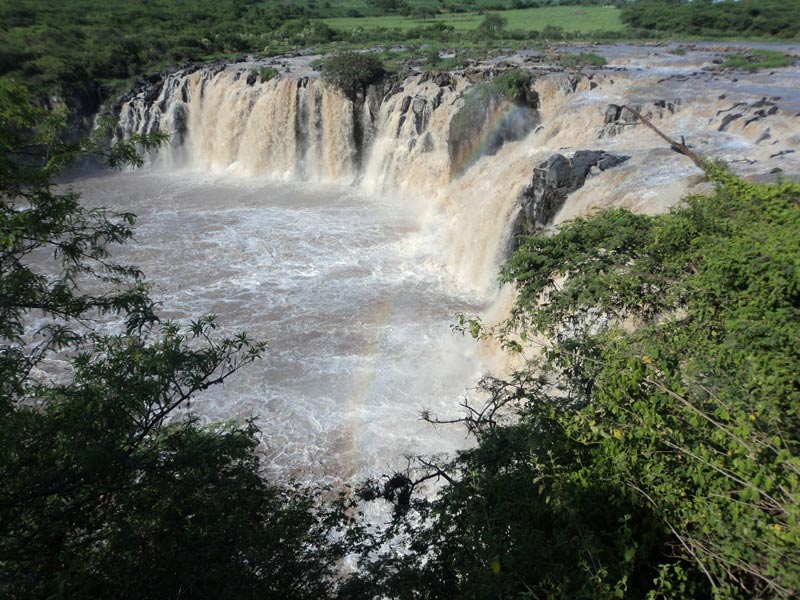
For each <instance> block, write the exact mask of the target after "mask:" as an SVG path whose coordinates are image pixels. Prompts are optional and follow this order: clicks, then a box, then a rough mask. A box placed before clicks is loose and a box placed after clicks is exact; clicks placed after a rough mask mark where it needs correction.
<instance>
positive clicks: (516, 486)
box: [354, 166, 800, 599]
mask: <svg viewBox="0 0 800 600" xmlns="http://www.w3.org/2000/svg"><path fill="white" fill-rule="evenodd" d="M708 169H709V172H710V173H711V174H712V176H713V177H714V179H715V181H716V184H717V189H716V192H715V193H714V194H713V195H712V196H710V197H705V196H693V197H690V198H688V199H686V201H685V203H684V205H683V206H681V207H680V208H678V209H675V210H673V211H672V212H671V213H670V214H666V215H662V216H656V217H651V216H643V215H634V214H631V213H630V212H627V211H624V210H609V211H604V212H601V213H597V214H595V215H593V216H590V217H587V218H581V219H577V220H575V221H574V222H572V223H569V224H567V225H565V226H564V227H562V228H561V229H560V230H559V231H558V232H557V233H555V234H554V235H552V236H549V237H547V236H541V237H534V238H531V239H529V240H527V241H526V242H525V243H523V245H522V246H521V247H520V249H519V251H518V252H517V253H516V254H515V255H514V257H513V258H512V259H511V260H510V261H509V262H508V264H507V265H506V266H505V268H504V271H503V278H504V279H505V280H506V281H512V282H514V283H515V284H516V285H517V287H518V289H519V298H518V302H517V304H516V308H515V310H514V313H513V316H512V318H511V319H510V320H509V321H508V322H507V323H506V324H505V325H504V326H503V327H502V328H500V329H499V330H496V331H494V332H486V331H482V329H481V327H480V325H479V324H478V323H475V322H473V323H471V324H469V325H471V329H472V332H473V333H474V334H475V335H479V336H480V335H489V334H491V333H494V334H496V335H497V336H498V337H499V338H500V340H501V342H502V343H504V344H505V345H506V347H508V348H509V349H512V350H513V349H517V350H521V349H523V348H525V347H526V346H527V347H528V348H529V349H531V348H536V347H537V346H536V345H535V344H533V343H532V340H542V339H547V340H550V341H549V342H547V343H544V344H541V345H540V346H538V354H537V356H536V357H535V358H533V359H531V360H530V363H529V365H528V367H527V368H526V369H523V370H521V371H519V372H517V373H516V374H515V375H514V376H513V377H510V378H508V379H507V380H494V379H487V380H485V381H484V384H483V387H484V390H485V391H486V392H487V393H488V394H489V398H490V400H489V402H488V404H487V405H486V406H485V407H484V408H483V409H480V410H478V409H473V410H471V411H470V412H469V414H468V417H467V418H466V419H465V422H466V424H467V426H468V427H469V429H470V431H471V432H472V433H474V434H475V435H476V437H477V440H478V447H477V448H475V449H474V450H470V451H467V452H464V453H462V454H461V455H460V456H459V457H458V458H457V459H456V460H455V461H454V462H453V463H452V464H449V465H439V468H440V469H441V470H443V471H444V472H445V473H449V475H448V477H449V479H450V480H451V481H452V483H451V485H449V486H448V487H447V488H445V490H444V491H443V492H442V493H441V494H440V496H439V497H438V498H437V499H435V500H433V501H430V502H428V501H424V500H417V501H414V502H411V503H410V504H407V505H405V506H398V511H397V513H396V518H395V522H394V525H393V527H394V529H393V530H392V531H391V532H390V533H389V536H390V537H391V536H392V535H396V536H399V537H401V538H402V537H403V536H408V539H410V540H411V549H412V551H411V553H410V554H407V555H403V556H394V555H392V554H391V553H390V552H385V553H383V554H381V555H380V556H379V558H377V559H376V560H374V561H373V562H372V563H369V561H366V563H367V568H368V569H369V570H370V574H371V575H370V577H371V578H372V579H370V578H369V577H365V578H364V580H363V581H370V585H372V586H375V585H377V586H378V589H380V590H381V591H382V592H384V593H386V594H387V595H389V596H395V595H397V596H400V597H434V598H451V597H460V598H495V597H531V598H572V599H578V598H587V599H589V598H591V599H600V598H632V599H633V598H637V599H638V598H675V599H679V598H741V599H746V598H792V597H796V595H797V593H798V592H799V591H800V447H799V444H800V416H799V415H798V407H799V406H800V380H798V373H800V238H798V235H797V232H798V231H800V185H797V184H791V183H780V184H775V185H765V184H751V183H746V182H744V181H741V180H739V179H737V178H735V177H733V176H730V175H729V174H727V173H726V172H725V171H724V170H722V169H720V168H718V167H715V166H709V167H708ZM465 325H468V323H467V322H465ZM529 341H530V343H529ZM354 585H355V583H354Z"/></svg>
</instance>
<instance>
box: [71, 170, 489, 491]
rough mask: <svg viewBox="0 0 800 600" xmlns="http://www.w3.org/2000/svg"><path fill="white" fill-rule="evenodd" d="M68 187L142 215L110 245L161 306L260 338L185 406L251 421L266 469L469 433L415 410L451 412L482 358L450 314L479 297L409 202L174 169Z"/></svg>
mask: <svg viewBox="0 0 800 600" xmlns="http://www.w3.org/2000/svg"><path fill="white" fill-rule="evenodd" d="M72 187H73V188H74V189H76V190H77V191H79V192H81V193H82V196H83V198H84V200H85V201H86V202H87V203H88V204H90V205H94V206H100V205H102V206H107V207H109V208H112V209H115V210H119V211H130V212H133V213H135V214H136V215H138V221H137V226H136V232H137V233H136V240H135V241H133V242H131V243H130V244H129V245H127V246H125V247H121V248H119V249H116V250H115V252H114V256H115V257H116V258H117V259H118V260H120V261H127V262H129V263H131V264H135V265H137V266H139V267H140V268H141V269H142V270H143V271H144V273H145V274H146V276H147V279H148V280H149V282H150V283H151V284H152V285H153V286H154V296H155V297H156V298H157V299H159V300H160V301H161V303H162V311H161V313H162V315H163V316H165V317H168V318H171V319H175V320H177V321H179V322H183V323H186V322H188V320H190V319H193V318H197V317H199V316H202V315H207V314H216V315H218V321H219V323H220V325H221V327H222V330H223V331H224V332H227V333H233V332H236V331H242V330H244V331H247V332H248V333H249V334H250V335H251V336H252V337H254V338H256V339H261V340H265V341H267V343H268V345H269V347H268V351H267V353H266V356H265V357H264V359H263V360H261V361H258V362H257V363H255V364H254V365H251V366H249V367H248V368H246V369H245V370H244V371H243V372H240V373H237V374H236V375H235V376H234V377H232V378H231V379H230V380H229V381H228V382H226V383H225V385H224V386H217V387H215V388H212V389H210V390H209V391H207V392H205V393H203V394H202V395H201V396H199V397H198V398H197V400H196V401H195V402H194V403H193V404H192V405H191V408H190V409H188V410H191V411H192V412H193V413H194V414H197V415H199V416H200V418H201V420H202V421H204V422H211V421H219V420H229V419H234V420H237V421H239V422H243V421H244V420H246V419H247V418H249V417H255V418H256V419H257V423H258V425H259V427H260V428H261V430H262V435H261V440H262V450H263V452H264V454H265V457H266V459H267V460H266V464H267V469H268V471H269V472H271V473H272V474H273V475H276V476H279V477H280V476H283V477H293V478H301V479H304V478H308V477H315V478H318V479H319V478H323V479H327V480H337V479H350V478H354V477H363V476H366V475H380V474H381V473H386V472H389V471H390V470H391V469H393V468H398V467H402V466H403V465H404V464H405V459H404V458H403V457H404V455H416V454H420V453H437V452H445V451H452V450H454V449H456V448H458V447H462V446H463V445H464V444H465V443H466V442H465V438H464V432H463V431H462V430H460V429H458V428H457V427H454V428H434V427H433V426H431V425H429V424H426V423H424V422H421V421H420V419H419V415H420V411H421V410H422V409H423V408H424V409H429V410H431V411H433V413H435V414H438V415H439V416H442V417H453V416H459V415H460V414H461V412H460V408H459V404H460V402H461V401H462V397H463V395H464V393H465V392H466V390H467V388H468V387H470V386H474V384H475V381H476V380H477V378H478V377H479V376H480V374H481V372H482V370H483V368H484V367H483V366H482V364H481V358H480V356H479V352H478V348H477V347H476V345H475V343H474V342H473V341H472V340H471V339H465V338H464V337H462V336H461V335H460V334H458V333H454V332H452V331H451V330H450V325H451V323H452V320H453V316H454V315H455V314H456V313H458V312H464V313H467V314H472V313H475V312H478V311H479V310H480V309H481V308H482V306H483V304H482V300H481V299H479V298H476V297H474V296H471V295H470V294H469V293H467V292H463V293H460V292H459V290H458V289H457V287H456V286H455V285H454V284H453V283H452V282H451V281H448V280H447V279H446V278H444V277H443V276H442V271H441V270H440V269H439V268H438V266H437V254H438V252H439V249H437V248H436V247H435V244H433V243H432V242H431V239H430V236H427V235H426V234H425V233H423V230H424V228H423V229H422V230H421V229H420V228H419V223H420V211H419V210H417V208H418V207H415V205H414V204H413V203H411V202H408V201H406V202H398V199H386V198H374V197H367V196H366V195H364V194H362V193H360V192H358V191H357V190H355V189H354V188H351V187H336V186H330V185H327V186H322V185H320V186H317V185H314V184H308V183H297V184H284V183H270V182H266V181H261V180H256V179H250V180H242V179H236V178H233V177H229V178H228V177H219V176H210V175H198V173H196V172H181V171H174V172H157V171H138V172H129V173H114V174H104V175H99V176H94V177H86V178H82V179H80V180H78V181H76V182H74V183H73V184H72ZM484 300H485V299H484Z"/></svg>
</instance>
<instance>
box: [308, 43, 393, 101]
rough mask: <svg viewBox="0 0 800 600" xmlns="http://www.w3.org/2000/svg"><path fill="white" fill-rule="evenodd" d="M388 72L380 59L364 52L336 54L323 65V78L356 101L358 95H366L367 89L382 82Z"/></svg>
mask: <svg viewBox="0 0 800 600" xmlns="http://www.w3.org/2000/svg"><path fill="white" fill-rule="evenodd" d="M385 74H386V70H385V69H384V67H383V63H381V61H380V59H378V58H376V57H375V56H372V55H370V54H366V53H363V52H343V53H341V54H335V55H333V56H331V57H329V58H327V59H325V63H324V64H323V65H322V77H323V79H324V80H325V81H327V82H328V83H330V84H331V85H334V86H335V87H337V88H339V89H340V90H341V91H342V92H344V94H345V95H346V96H347V97H348V98H350V99H351V100H353V101H354V102H355V101H356V98H357V97H358V95H359V94H360V95H362V96H363V95H364V94H366V91H367V87H368V86H369V85H371V84H373V83H377V82H378V81H380V80H381V79H382V78H383V77H384V75H385Z"/></svg>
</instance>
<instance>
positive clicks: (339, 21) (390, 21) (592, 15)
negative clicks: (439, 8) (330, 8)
mask: <svg viewBox="0 0 800 600" xmlns="http://www.w3.org/2000/svg"><path fill="white" fill-rule="evenodd" d="M497 14H498V15H500V16H502V17H504V18H505V19H507V21H508V25H507V29H509V30H513V29H520V30H523V31H534V30H535V31H541V30H542V29H544V28H545V27H547V26H548V25H552V26H555V27H562V28H563V29H564V31H568V32H578V33H587V32H590V31H598V30H603V31H621V30H623V29H624V28H625V26H624V25H623V24H622V21H620V18H619V10H617V9H616V8H611V7H595V6H549V7H545V8H527V9H522V10H504V11H500V12H498V13H497ZM483 18H484V15H480V14H478V13H476V12H472V13H445V14H440V15H437V16H436V18H435V19H427V20H424V21H423V20H419V19H412V18H409V17H403V16H400V15H390V16H383V17H360V18H356V17H340V18H331V19H324V21H325V22H326V23H327V24H328V25H330V26H331V27H333V28H334V29H339V30H345V31H347V30H352V29H357V28H362V29H375V28H378V27H386V28H396V29H412V28H414V27H420V26H425V25H430V24H432V23H434V22H436V23H446V24H447V25H451V26H453V27H455V29H456V30H458V31H471V30H473V29H476V28H477V27H478V25H479V24H480V22H481V21H482V20H483Z"/></svg>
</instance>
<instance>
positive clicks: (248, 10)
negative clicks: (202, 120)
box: [0, 0, 800, 113]
mask: <svg viewBox="0 0 800 600" xmlns="http://www.w3.org/2000/svg"><path fill="white" fill-rule="evenodd" d="M553 4H555V3H552V2H546V1H528V0H496V1H484V0H474V1H473V0H465V1H463V2H458V1H450V0H447V1H445V0H408V1H407V2H404V1H402V0H348V1H346V2H331V1H326V0H306V1H297V2H283V1H278V0H269V1H262V2H258V1H255V0H219V1H214V2H212V1H211V0H198V1H189V0H151V1H149V2H133V3H131V2H124V1H123V0H108V1H102V2H101V1H100V0H67V1H64V2H55V3H54V2H46V1H45V0H16V1H14V2H10V1H6V2H0V77H3V78H6V79H9V78H10V79H14V80H16V81H19V82H23V83H25V85H27V86H28V87H29V88H30V89H31V90H32V91H33V92H34V93H35V94H36V95H37V96H38V97H39V98H46V97H53V96H55V97H60V98H64V99H66V100H67V101H68V103H69V104H70V106H71V107H72V108H74V109H79V110H81V111H82V112H84V113H86V112H91V111H92V110H93V109H94V108H95V107H96V106H97V104H98V102H99V101H100V100H103V99H105V98H107V97H109V96H110V95H112V94H114V93H118V92H120V91H123V90H125V89H128V88H130V87H131V86H132V85H134V83H135V82H137V81H139V82H141V78H142V77H143V76H148V75H152V74H153V73H156V72H158V71H161V70H164V69H166V68H169V67H175V66H178V65H184V64H192V63H198V62H205V61H211V60H215V59H225V60H235V59H237V58H239V57H243V56H244V55H245V54H248V53H249V54H253V55H256V56H265V55H272V54H279V53H282V52H287V51H290V50H298V49H308V48H312V47H313V48H317V49H323V50H331V49H336V50H341V49H342V47H350V48H357V47H365V46H372V45H386V44H400V43H402V44H416V45H419V44H428V45H432V46H434V47H438V48H448V49H450V50H454V49H456V50H457V49H465V48H470V49H483V50H489V49H492V48H496V47H498V46H503V47H509V48H520V47H523V46H531V45H537V44H548V43H554V42H563V41H580V40H621V39H637V38H658V37H663V36H676V35H677V36H682V37H686V36H693V35H694V36H696V35H704V36H721V35H728V36H731V35H734V36H740V37H741V36H762V37H763V36H767V37H779V38H789V37H792V36H797V35H798V31H800V24H799V23H798V17H797V11H793V10H792V9H791V3H786V2H779V1H778V0H764V1H763V2H762V1H761V0H758V2H757V1H756V0H743V1H742V2H731V1H725V2H719V3H707V2H691V3H688V2H683V1H681V0H639V1H637V2H628V3H624V4H623V5H620V6H623V9H622V10H620V8H619V7H615V6H607V5H606V3H603V2H600V1H595V0H570V1H564V2H559V3H558V5H553ZM756 4H757V5H756Z"/></svg>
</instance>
